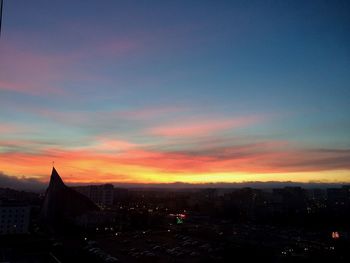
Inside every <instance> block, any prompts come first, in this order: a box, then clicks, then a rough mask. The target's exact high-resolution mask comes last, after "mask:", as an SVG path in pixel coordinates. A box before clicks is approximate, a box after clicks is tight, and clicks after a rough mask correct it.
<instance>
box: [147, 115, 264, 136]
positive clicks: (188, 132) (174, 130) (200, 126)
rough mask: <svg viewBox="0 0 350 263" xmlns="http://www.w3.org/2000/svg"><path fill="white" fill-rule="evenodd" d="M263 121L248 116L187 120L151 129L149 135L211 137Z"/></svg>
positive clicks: (259, 118)
mask: <svg viewBox="0 0 350 263" xmlns="http://www.w3.org/2000/svg"><path fill="white" fill-rule="evenodd" d="M259 121H261V117H257V116H248V117H239V118H232V119H221V120H220V119H218V118H210V119H207V120H190V121H189V120H187V121H184V122H181V121H179V122H177V123H168V124H163V125H161V126H157V127H153V128H151V129H149V133H151V134H153V135H158V136H164V137H187V136H190V137H193V136H202V135H210V134H214V133H216V132H219V131H224V130H229V129H235V128H242V127H246V126H249V125H252V124H256V123H257V122H259Z"/></svg>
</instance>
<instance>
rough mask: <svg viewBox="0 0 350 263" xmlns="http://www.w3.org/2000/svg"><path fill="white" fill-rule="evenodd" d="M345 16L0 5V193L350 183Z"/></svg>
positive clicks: (271, 7)
mask: <svg viewBox="0 0 350 263" xmlns="http://www.w3.org/2000/svg"><path fill="white" fill-rule="evenodd" d="M82 6H83V8H82ZM349 10H350V5H349V3H347V2H342V1H340V2H336V3H331V2H326V1H320V2H317V3H315V2H312V1H305V2H304V1H302V2H264V1H262V2H261V1H252V2H249V3H247V2H245V1H237V2H234V3H232V2H231V1H220V2H214V1H201V3H196V2H188V1H176V2H170V1H169V2H166V1H165V2H164V1H153V2H151V3H149V2H148V1H140V2H138V3H137V4H136V3H135V2H129V1H118V2H115V1H104V2H103V3H100V2H98V1H92V0H89V1H74V2H72V1H56V2H52V1H50V2H47V1H43V0H38V1H34V2H33V1H25V0H15V1H4V5H3V15H2V24H1V25H2V28H1V37H0V105H1V114H0V135H1V137H0V187H2V184H3V183H8V184H10V185H15V184H19V185H23V186H25V185H29V186H30V185H31V187H37V186H38V185H44V184H45V183H46V182H47V181H48V178H49V172H48V169H47V167H48V166H49V165H50V164H51V163H53V162H54V164H55V165H57V167H59V168H58V169H59V171H60V174H62V178H63V179H64V181H65V182H66V183H67V184H68V185H75V184H91V183H96V184H101V183H113V184H121V185H123V184H124V185H163V187H165V186H167V185H176V184H183V185H186V186H187V185H194V186H196V187H199V186H201V185H210V184H218V185H220V184H228V185H230V184H231V185H236V184H254V183H255V184H269V183H270V184H271V183H273V184H302V185H313V184H314V185H341V184H349V183H350V117H349V112H350V89H349V84H350V35H349V34H348V32H349V29H350V28H349V25H350V18H349V16H348V11H349Z"/></svg>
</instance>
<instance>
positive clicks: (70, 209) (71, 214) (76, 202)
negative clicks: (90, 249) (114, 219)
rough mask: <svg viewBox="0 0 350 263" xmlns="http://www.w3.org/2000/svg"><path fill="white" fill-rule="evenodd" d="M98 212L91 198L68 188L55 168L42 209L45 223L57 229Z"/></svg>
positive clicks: (42, 217)
mask: <svg viewBox="0 0 350 263" xmlns="http://www.w3.org/2000/svg"><path fill="white" fill-rule="evenodd" d="M97 210H99V208H98V207H97V206H96V205H95V204H94V203H93V202H92V201H91V200H90V199H89V198H87V197H86V196H84V195H82V194H80V193H78V192H76V191H75V190H73V189H71V188H69V187H68V186H66V185H65V184H64V182H63V181H62V179H61V177H60V176H59V174H58V172H57V171H56V169H55V167H53V168H52V172H51V178H50V183H49V187H48V188H47V190H46V194H45V198H44V202H43V206H42V209H41V219H42V221H43V223H45V224H47V225H49V226H50V227H54V228H56V227H59V226H60V225H61V224H65V223H68V222H73V221H74V219H75V218H76V217H78V216H80V215H83V214H85V213H88V212H90V211H97Z"/></svg>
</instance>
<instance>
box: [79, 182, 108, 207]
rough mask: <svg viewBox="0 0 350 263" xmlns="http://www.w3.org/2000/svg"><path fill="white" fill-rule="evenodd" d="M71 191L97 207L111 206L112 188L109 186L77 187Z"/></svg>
mask: <svg viewBox="0 0 350 263" xmlns="http://www.w3.org/2000/svg"><path fill="white" fill-rule="evenodd" d="M73 189H74V190H76V191H77V192H79V193H81V194H83V195H85V196H86V197H88V198H90V199H91V200H92V201H93V202H94V203H95V204H97V205H99V206H111V205H113V196H114V186H113V185H111V184H103V185H87V186H77V187H74V188H73Z"/></svg>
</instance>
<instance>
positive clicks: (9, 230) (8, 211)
mask: <svg viewBox="0 0 350 263" xmlns="http://www.w3.org/2000/svg"><path fill="white" fill-rule="evenodd" d="M29 215H30V207H29V206H26V205H22V204H16V203H6V202H1V201H0V235H7V234H26V233H28V228H29Z"/></svg>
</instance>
